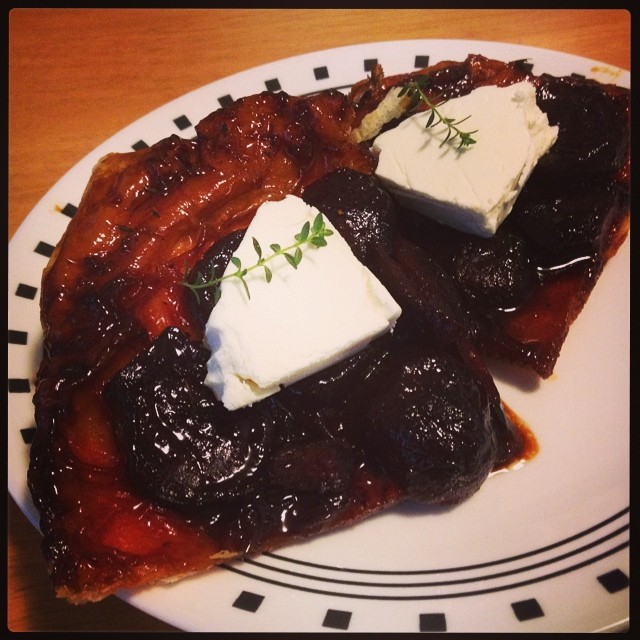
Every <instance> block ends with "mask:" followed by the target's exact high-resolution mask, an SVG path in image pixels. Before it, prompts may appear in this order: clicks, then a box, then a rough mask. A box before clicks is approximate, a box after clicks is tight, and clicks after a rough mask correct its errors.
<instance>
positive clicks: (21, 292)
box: [16, 284, 38, 300]
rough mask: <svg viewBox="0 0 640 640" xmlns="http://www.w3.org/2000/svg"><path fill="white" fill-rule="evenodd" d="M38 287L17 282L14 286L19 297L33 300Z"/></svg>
mask: <svg viewBox="0 0 640 640" xmlns="http://www.w3.org/2000/svg"><path fill="white" fill-rule="evenodd" d="M37 293H38V289H36V287H32V286H31V285H29V284H19V285H18V286H17V287H16V295H17V296H18V297H20V298H26V299H27V300H35V298H36V294H37Z"/></svg>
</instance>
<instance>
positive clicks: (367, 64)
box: [364, 58, 378, 71]
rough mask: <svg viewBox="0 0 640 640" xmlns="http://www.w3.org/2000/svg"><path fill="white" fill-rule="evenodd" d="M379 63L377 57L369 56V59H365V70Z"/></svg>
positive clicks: (369, 69)
mask: <svg viewBox="0 0 640 640" xmlns="http://www.w3.org/2000/svg"><path fill="white" fill-rule="evenodd" d="M377 64H378V59H377V58H369V59H368V60H365V61H364V70H365V71H371V70H372V69H373V67H375V66H376V65H377Z"/></svg>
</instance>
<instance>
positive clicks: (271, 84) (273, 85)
mask: <svg viewBox="0 0 640 640" xmlns="http://www.w3.org/2000/svg"><path fill="white" fill-rule="evenodd" d="M264 86H265V87H266V88H267V91H280V90H281V89H282V87H281V86H280V81H279V80H278V78H272V79H271V80H265V81H264Z"/></svg>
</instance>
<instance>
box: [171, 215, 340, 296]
mask: <svg viewBox="0 0 640 640" xmlns="http://www.w3.org/2000/svg"><path fill="white" fill-rule="evenodd" d="M331 235H333V231H332V230H331V229H327V226H326V224H325V221H324V217H323V216H322V214H321V213H319V214H318V215H317V216H316V217H315V219H314V221H313V224H310V223H309V222H308V221H307V222H305V223H304V224H303V225H302V229H301V230H300V233H296V235H295V236H294V239H295V242H294V243H292V244H290V245H289V246H287V247H284V248H283V247H281V246H280V245H279V244H276V243H274V244H271V245H269V247H270V249H271V251H272V252H273V253H271V254H269V255H268V256H264V255H263V251H262V247H261V246H260V243H259V242H258V241H257V240H256V239H255V238H252V240H253V248H254V250H255V252H256V254H257V256H258V260H257V262H256V263H255V264H253V265H251V266H250V267H244V266H243V265H242V262H241V261H240V258H238V257H237V256H232V257H231V263H232V264H233V265H234V266H235V268H236V270H235V271H233V272H232V273H228V274H227V275H224V276H221V277H220V278H216V274H215V273H214V270H213V269H212V271H211V275H210V276H209V279H205V276H204V275H202V273H200V272H198V273H197V274H196V276H195V281H194V282H189V272H188V270H187V271H186V272H185V279H184V281H183V282H181V283H180V284H182V285H184V286H185V287H188V288H189V289H191V291H193V293H194V294H195V296H196V298H197V299H198V300H199V299H200V298H199V296H198V290H200V289H207V288H210V287H215V292H214V301H215V302H216V303H217V302H218V300H219V299H220V284H221V283H222V282H223V281H224V280H228V279H230V278H239V279H240V281H241V282H242V284H243V286H244V289H245V291H246V293H247V297H248V298H251V293H250V292H249V287H248V285H247V282H246V280H245V277H246V275H247V274H248V273H249V272H250V271H253V270H254V269H263V271H264V277H265V280H266V281H267V282H271V278H272V277H273V273H272V272H271V269H270V268H269V267H268V266H267V264H266V263H267V262H269V261H271V260H273V259H274V258H277V257H278V256H282V257H283V258H284V259H285V260H286V261H287V262H288V263H289V264H290V265H291V266H292V267H293V268H294V269H297V268H298V265H299V264H300V262H301V260H302V255H303V253H302V248H303V247H304V246H309V245H311V246H313V247H317V248H320V247H324V246H326V244H327V241H326V240H325V238H326V237H327V236H331Z"/></svg>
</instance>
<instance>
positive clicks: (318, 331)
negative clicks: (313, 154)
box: [205, 196, 401, 410]
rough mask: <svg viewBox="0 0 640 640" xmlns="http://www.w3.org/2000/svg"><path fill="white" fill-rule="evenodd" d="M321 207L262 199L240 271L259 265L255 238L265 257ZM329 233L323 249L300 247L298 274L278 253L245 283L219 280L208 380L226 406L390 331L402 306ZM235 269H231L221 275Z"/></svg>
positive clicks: (265, 392) (269, 390)
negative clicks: (268, 273)
mask: <svg viewBox="0 0 640 640" xmlns="http://www.w3.org/2000/svg"><path fill="white" fill-rule="evenodd" d="M318 213H319V212H318V210H317V209H316V208H314V207H311V206H309V205H307V204H306V203H305V202H304V201H303V200H301V199H300V198H298V197H296V196H287V197H286V198H284V200H281V201H278V202H267V203H265V204H263V205H262V206H261V207H260V208H259V209H258V211H257V213H256V215H255V217H254V219H253V221H252V222H251V224H250V226H249V228H248V229H247V231H246V233H245V236H244V238H243V240H242V242H241V243H240V246H239V247H238V249H237V251H236V252H235V254H234V256H235V257H237V258H239V259H240V260H241V263H242V266H243V267H249V266H251V265H253V264H255V263H256V261H257V258H258V256H257V253H256V250H255V248H254V245H253V238H255V239H256V240H257V241H258V243H259V245H260V247H262V250H263V256H264V257H267V256H268V255H270V254H271V251H270V250H269V247H270V245H271V244H273V243H278V244H280V245H281V246H282V247H283V248H284V247H286V246H288V245H289V244H291V243H293V242H295V239H294V236H295V234H297V233H299V232H300V230H301V229H302V226H303V224H304V223H305V222H306V221H308V222H309V223H310V224H311V225H313V221H314V219H315V217H316V215H317V214H318ZM325 224H326V227H327V228H328V229H331V231H333V235H331V236H328V237H327V238H326V241H327V244H326V246H324V247H315V246H312V245H310V244H306V245H305V246H304V247H303V257H302V260H301V261H300V263H299V264H298V266H297V268H296V269H294V268H293V267H292V266H291V265H290V264H289V263H288V262H287V261H286V259H285V258H284V257H283V256H276V257H275V258H274V259H272V260H269V261H268V262H267V264H268V266H269V269H270V270H271V272H272V279H271V281H270V282H267V281H266V278H265V273H264V271H263V269H261V268H259V269H255V270H253V271H249V272H248V273H247V275H246V277H245V281H246V284H247V287H248V289H249V296H248V295H247V291H246V290H245V287H244V286H243V284H242V282H241V281H240V280H239V279H238V278H237V277H234V278H229V279H226V280H224V281H222V283H221V289H220V293H221V295H220V299H219V300H218V303H217V304H216V306H215V307H214V308H213V310H212V312H211V315H210V317H209V320H208V322H207V326H206V332H205V343H206V345H207V346H208V347H209V349H210V350H211V352H212V353H211V357H210V359H209V362H208V372H207V376H206V379H205V384H206V385H207V386H209V387H210V388H211V389H212V390H213V392H214V394H215V395H216V397H217V398H218V399H219V400H221V401H222V402H223V404H224V405H225V406H226V407H227V409H230V410H234V409H238V408H240V407H243V406H246V405H250V404H253V403H255V402H257V401H259V400H261V399H263V398H266V397H268V396H270V395H272V394H274V393H276V392H277V391H279V390H280V388H281V386H283V385H289V384H292V383H293V382H296V381H297V380H300V379H302V378H304V377H306V376H309V375H311V374H313V373H316V372H318V371H320V370H322V369H324V368H326V367H328V366H330V365H332V364H334V363H336V362H338V361H340V360H342V359H344V358H347V357H349V356H350V355H352V354H354V353H356V352H357V351H359V350H360V349H362V348H364V347H365V346H366V345H367V344H369V342H370V341H371V340H373V339H374V338H376V337H377V336H380V335H381V334H383V333H385V332H387V331H389V330H391V329H392V328H393V326H394V325H395V322H396V320H397V318H398V317H399V316H400V313H401V309H400V307H399V306H398V304H397V303H396V302H395V300H394V299H393V298H392V296H391V295H390V294H389V292H388V291H387V290H386V288H385V287H384V286H383V285H382V284H381V283H380V281H379V280H378V279H377V278H376V277H375V276H374V275H373V274H372V273H371V272H370V271H369V269H367V268H366V267H365V266H364V265H363V264H362V263H361V262H360V261H359V260H358V259H357V258H356V257H355V256H354V254H353V252H352V251H351V249H350V247H349V245H348V244H347V242H346V240H345V239H344V238H343V237H342V236H341V235H340V234H339V233H338V231H336V229H335V227H333V225H331V223H330V222H329V220H328V219H327V218H326V217H325ZM234 271H236V267H235V266H234V265H233V264H232V263H229V266H228V267H227V269H226V271H225V274H227V273H232V272H234Z"/></svg>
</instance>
